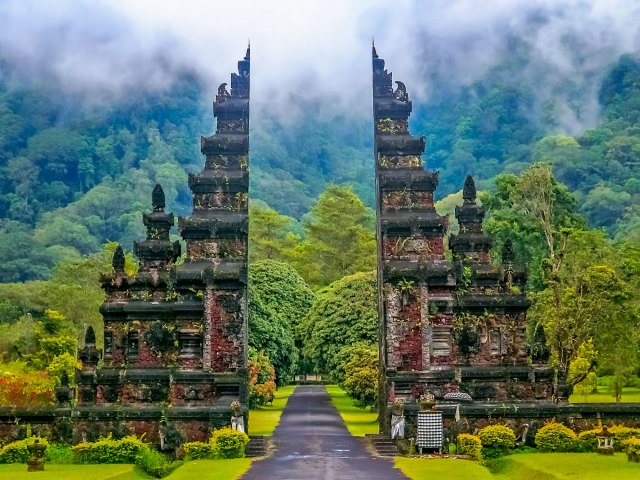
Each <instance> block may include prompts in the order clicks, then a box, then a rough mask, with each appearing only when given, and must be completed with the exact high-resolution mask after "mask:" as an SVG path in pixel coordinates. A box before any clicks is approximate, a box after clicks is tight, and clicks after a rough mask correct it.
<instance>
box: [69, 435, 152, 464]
mask: <svg viewBox="0 0 640 480" xmlns="http://www.w3.org/2000/svg"><path fill="white" fill-rule="evenodd" d="M71 450H72V451H73V453H74V454H75V456H76V462H77V463H136V460H137V459H138V456H140V455H142V454H143V453H145V452H148V451H149V445H147V444H146V443H144V442H143V441H142V439H141V438H137V437H135V436H133V435H129V436H128V437H124V438H121V439H120V440H113V439H112V438H111V435H109V436H108V437H107V438H101V439H100V440H98V441H97V442H92V443H91V442H82V443H79V444H78V445H76V446H74V447H72V448H71Z"/></svg>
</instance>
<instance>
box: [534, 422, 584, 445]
mask: <svg viewBox="0 0 640 480" xmlns="http://www.w3.org/2000/svg"><path fill="white" fill-rule="evenodd" d="M577 440H578V437H577V435H576V434H575V432H574V431H573V430H571V429H570V428H569V427H565V426H564V425H563V424H561V423H557V422H554V421H552V422H549V423H546V424H545V425H544V426H543V427H542V428H541V429H540V430H538V432H537V433H536V446H537V447H538V448H539V449H540V450H541V451H543V452H571V451H573V450H575V449H576V448H577Z"/></svg>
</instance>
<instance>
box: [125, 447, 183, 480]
mask: <svg viewBox="0 0 640 480" xmlns="http://www.w3.org/2000/svg"><path fill="white" fill-rule="evenodd" d="M136 465H138V467H140V468H141V469H142V470H143V471H144V472H145V473H146V474H147V475H150V476H152V477H155V478H163V477H166V476H167V475H169V474H170V473H171V472H173V471H174V470H175V469H176V468H178V467H179V466H180V465H182V462H170V461H168V460H167V457H165V456H164V455H163V454H162V453H160V452H158V451H157V450H152V449H147V450H143V451H142V452H141V453H140V455H138V457H137V458H136Z"/></svg>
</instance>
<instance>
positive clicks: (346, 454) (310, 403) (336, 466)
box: [241, 385, 407, 480]
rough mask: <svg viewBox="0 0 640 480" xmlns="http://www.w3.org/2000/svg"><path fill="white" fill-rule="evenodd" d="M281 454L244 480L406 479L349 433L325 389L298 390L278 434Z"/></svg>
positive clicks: (258, 464) (256, 465)
mask: <svg viewBox="0 0 640 480" xmlns="http://www.w3.org/2000/svg"><path fill="white" fill-rule="evenodd" d="M274 440H275V448H276V451H275V452H274V453H273V454H272V455H271V456H270V457H267V458H265V459H264V460H258V461H255V462H253V465H252V466H251V468H250V469H249V470H248V471H247V473H245V474H244V475H243V476H242V477H241V480H285V479H286V480H343V479H344V480H365V479H366V480H407V477H405V476H404V475H403V474H402V473H401V472H400V471H399V470H396V469H395V468H393V461H392V460H389V459H384V458H376V457H373V456H371V454H370V453H369V452H368V451H367V449H366V448H365V442H364V439H363V438H360V437H353V436H351V434H350V433H349V431H348V430H347V427H346V426H345V424H344V422H343V421H342V418H341V417H340V415H339V414H338V411H337V410H336V408H335V407H334V406H333V404H332V403H331V398H330V397H329V394H328V393H327V390H326V389H325V388H324V387H323V386H316V385H314V386H299V387H298V388H297V389H296V391H295V392H294V393H293V395H291V397H289V402H288V403H287V406H286V407H285V409H284V412H283V413H282V417H281V418H280V424H279V425H278V427H277V428H276V430H275V432H274Z"/></svg>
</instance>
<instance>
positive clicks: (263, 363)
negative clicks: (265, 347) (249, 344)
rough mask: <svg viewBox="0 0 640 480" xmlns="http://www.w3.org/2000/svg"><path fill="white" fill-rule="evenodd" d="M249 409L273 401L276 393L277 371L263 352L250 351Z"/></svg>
mask: <svg viewBox="0 0 640 480" xmlns="http://www.w3.org/2000/svg"><path fill="white" fill-rule="evenodd" d="M248 367H249V368H248V370H249V408H258V407H261V406H263V405H266V404H267V402H271V401H273V396H274V394H275V391H276V382H275V378H276V375H275V370H274V369H273V365H271V363H270V362H269V358H268V357H267V356H266V355H265V354H264V353H263V352H256V351H255V350H254V349H250V350H249V364H248Z"/></svg>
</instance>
